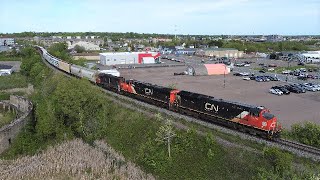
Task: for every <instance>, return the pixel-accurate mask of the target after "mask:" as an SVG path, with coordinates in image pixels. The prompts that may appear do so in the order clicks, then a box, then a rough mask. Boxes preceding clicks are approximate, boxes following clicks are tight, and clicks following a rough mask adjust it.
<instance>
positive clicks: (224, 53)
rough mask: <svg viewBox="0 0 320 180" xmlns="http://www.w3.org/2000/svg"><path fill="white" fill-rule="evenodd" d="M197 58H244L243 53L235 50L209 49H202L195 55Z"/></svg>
mask: <svg viewBox="0 0 320 180" xmlns="http://www.w3.org/2000/svg"><path fill="white" fill-rule="evenodd" d="M195 54H196V55H197V56H206V57H215V58H219V57H227V58H241V57H243V51H238V50H237V49H234V48H208V49H200V50H197V51H196V53H195Z"/></svg>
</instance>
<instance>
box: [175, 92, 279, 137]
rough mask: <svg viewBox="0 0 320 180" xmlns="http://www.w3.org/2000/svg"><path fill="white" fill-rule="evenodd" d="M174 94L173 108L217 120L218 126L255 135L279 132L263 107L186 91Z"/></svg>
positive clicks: (268, 112)
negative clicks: (230, 126) (238, 129)
mask: <svg viewBox="0 0 320 180" xmlns="http://www.w3.org/2000/svg"><path fill="white" fill-rule="evenodd" d="M175 94H176V97H175V98H176V100H171V102H173V101H174V102H175V103H176V104H175V107H178V108H179V110H181V111H184V112H188V113H191V114H192V113H193V114H195V115H197V116H199V117H203V118H204V119H207V120H213V121H215V122H217V120H219V121H220V122H218V123H220V124H226V125H232V126H234V125H235V124H239V125H243V126H245V127H251V128H252V132H253V133H255V134H260V135H267V136H270V135H273V133H274V132H278V131H279V129H278V127H277V119H276V117H275V116H274V115H272V114H270V111H269V110H268V109H266V108H264V107H259V106H252V105H248V104H242V103H238V102H232V101H226V100H223V99H216V98H214V97H211V96H207V95H203V94H198V93H192V92H188V91H178V92H176V93H175ZM223 121H225V122H223ZM238 127H240V126H238Z"/></svg>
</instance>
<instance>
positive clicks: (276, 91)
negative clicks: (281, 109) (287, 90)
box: [269, 88, 283, 96]
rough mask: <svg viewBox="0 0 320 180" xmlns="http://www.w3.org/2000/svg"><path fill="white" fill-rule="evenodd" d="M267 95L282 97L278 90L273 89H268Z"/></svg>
mask: <svg viewBox="0 0 320 180" xmlns="http://www.w3.org/2000/svg"><path fill="white" fill-rule="evenodd" d="M269 93H271V94H275V95H278V96H281V95H283V92H282V91H280V90H279V89H273V88H271V89H269Z"/></svg>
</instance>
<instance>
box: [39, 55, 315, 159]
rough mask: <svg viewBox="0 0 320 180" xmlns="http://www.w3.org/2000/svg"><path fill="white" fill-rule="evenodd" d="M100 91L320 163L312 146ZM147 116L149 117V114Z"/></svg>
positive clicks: (111, 98) (114, 98)
mask: <svg viewBox="0 0 320 180" xmlns="http://www.w3.org/2000/svg"><path fill="white" fill-rule="evenodd" d="M42 60H43V62H44V63H45V65H46V66H48V67H49V68H50V69H52V70H53V71H55V72H58V73H62V74H63V75H65V76H67V77H69V78H70V77H73V76H71V75H69V74H67V73H65V72H62V71H60V70H58V69H56V68H55V67H52V66H51V65H50V64H49V63H48V62H47V61H46V60H45V59H44V58H42ZM100 89H101V90H102V91H103V92H105V93H107V94H109V95H111V96H112V97H110V100H111V101H113V102H115V103H117V104H119V105H121V106H124V107H126V108H129V109H132V107H130V105H128V104H127V103H123V102H121V101H122V100H124V101H129V102H131V103H132V104H134V105H135V107H137V106H140V107H144V108H146V109H150V110H156V111H158V112H161V113H164V114H166V115H167V116H171V117H175V118H178V119H180V118H183V119H185V120H186V121H188V122H193V123H197V124H199V125H202V126H205V127H208V128H210V129H216V130H220V131H222V132H224V133H228V134H232V135H235V136H239V137H240V138H241V139H247V140H252V141H255V142H257V143H259V144H266V145H268V146H275V147H278V148H280V149H283V150H286V151H290V152H292V153H294V154H296V155H298V156H300V157H307V158H312V159H313V160H314V161H319V162H320V149H318V148H315V147H312V146H308V145H305V144H301V143H298V142H294V141H290V140H286V139H276V140H274V141H269V140H266V139H262V138H258V137H256V136H252V135H249V134H248V133H243V132H239V131H236V130H233V129H229V128H226V127H223V126H219V125H215V124H212V123H208V122H205V121H201V120H199V119H197V118H194V117H191V116H187V115H183V114H178V113H176V112H172V111H169V110H167V109H164V108H160V107H157V106H154V105H150V104H147V103H144V102H141V101H138V100H136V99H132V98H129V97H127V96H123V95H120V94H117V93H114V92H112V91H108V90H106V89H103V88H100ZM141 111H144V110H142V109H141ZM148 115H150V113H149V114H148Z"/></svg>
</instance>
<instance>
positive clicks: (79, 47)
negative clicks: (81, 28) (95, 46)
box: [74, 44, 86, 53]
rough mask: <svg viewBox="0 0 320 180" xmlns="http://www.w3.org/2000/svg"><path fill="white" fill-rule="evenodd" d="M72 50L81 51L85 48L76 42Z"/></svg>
mask: <svg viewBox="0 0 320 180" xmlns="http://www.w3.org/2000/svg"><path fill="white" fill-rule="evenodd" d="M74 50H75V51H77V53H83V52H84V51H85V50H86V49H85V48H84V47H83V46H79V45H78V44H77V45H75V46H74Z"/></svg>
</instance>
